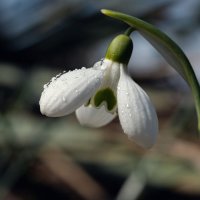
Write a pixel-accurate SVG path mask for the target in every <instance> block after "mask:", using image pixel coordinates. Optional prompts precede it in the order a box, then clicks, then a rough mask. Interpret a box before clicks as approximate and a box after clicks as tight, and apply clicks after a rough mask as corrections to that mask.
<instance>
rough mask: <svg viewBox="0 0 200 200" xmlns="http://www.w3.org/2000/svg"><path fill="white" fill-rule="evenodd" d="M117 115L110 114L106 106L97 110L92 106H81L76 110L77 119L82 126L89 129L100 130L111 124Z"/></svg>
mask: <svg viewBox="0 0 200 200" xmlns="http://www.w3.org/2000/svg"><path fill="white" fill-rule="evenodd" d="M116 116H117V114H116V113H113V114H112V113H110V112H108V111H107V110H106V109H105V106H104V105H103V106H101V107H100V108H95V107H93V106H92V105H89V106H84V105H83V106H81V107H80V108H79V109H77V110H76V117H77V118H78V121H79V122H80V124H81V125H84V126H87V127H93V128H98V127H102V126H105V125H106V124H108V123H110V122H111V121H112V120H113V119H114V118H115V117H116Z"/></svg>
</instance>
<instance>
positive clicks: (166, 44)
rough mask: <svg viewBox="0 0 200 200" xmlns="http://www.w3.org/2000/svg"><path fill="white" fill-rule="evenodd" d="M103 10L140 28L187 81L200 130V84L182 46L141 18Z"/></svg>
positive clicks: (108, 14)
mask: <svg viewBox="0 0 200 200" xmlns="http://www.w3.org/2000/svg"><path fill="white" fill-rule="evenodd" d="M101 12H102V13H103V14H105V15H107V16H109V17H113V18H115V19H118V20H121V21H123V22H125V23H127V24H128V25H129V26H131V27H133V28H134V29H136V30H138V31H139V32H140V33H141V34H142V35H143V37H144V38H146V39H147V40H148V41H149V42H150V43H151V44H152V45H153V46H154V47H155V48H156V49H157V50H158V52H159V53H160V54H161V55H162V56H163V57H164V58H165V60H166V61H167V62H168V63H169V64H170V65H171V66H172V67H173V68H174V69H175V70H176V71H177V72H178V73H179V74H180V75H181V76H182V77H183V78H184V79H185V80H186V81H187V83H188V84H189V86H190V87H191V90H192V94H193V96H194V100H195V106H196V111H197V116H198V129H199V131H200V86H199V83H198V80H197V78H196V76H195V73H194V71H193V68H192V66H191V64H190V62H189V60H188V58H187V57H186V55H185V54H184V52H183V51H182V50H181V48H180V47H179V46H178V45H177V44H176V43H175V42H174V41H173V40H172V39H171V38H169V37H168V36H167V35H166V34H165V33H163V32H162V31H160V30H159V29H158V28H156V27H154V26H153V25H151V24H149V23H147V22H145V21H143V20H141V19H138V18H136V17H133V16H130V15H126V14H123V13H120V12H115V11H112V10H106V9H103V10H101Z"/></svg>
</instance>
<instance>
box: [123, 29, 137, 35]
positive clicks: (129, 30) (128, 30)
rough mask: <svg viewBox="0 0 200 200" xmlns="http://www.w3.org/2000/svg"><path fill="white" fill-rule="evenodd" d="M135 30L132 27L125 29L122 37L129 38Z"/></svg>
mask: <svg viewBox="0 0 200 200" xmlns="http://www.w3.org/2000/svg"><path fill="white" fill-rule="evenodd" d="M134 30H135V28H133V27H129V28H127V29H126V31H125V32H124V35H127V36H130V34H131V33H132V32H133V31H134Z"/></svg>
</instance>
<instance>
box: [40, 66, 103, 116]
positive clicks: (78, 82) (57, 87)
mask: <svg viewBox="0 0 200 200" xmlns="http://www.w3.org/2000/svg"><path fill="white" fill-rule="evenodd" d="M102 79H103V72H102V71H101V70H97V69H92V68H89V69H86V68H82V69H80V70H74V71H71V72H68V73H65V74H63V75H61V76H60V77H57V78H56V77H55V78H53V79H52V80H51V82H50V83H49V84H46V85H45V86H44V91H43V93H42V95H41V98H40V110H41V113H42V114H44V115H46V116H49V117H60V116H64V115H67V114H70V113H72V112H73V111H75V110H76V109H77V108H79V107H80V106H81V105H83V104H84V103H85V102H86V101H88V100H89V98H90V97H91V96H92V95H93V94H94V93H95V91H96V89H97V88H98V87H99V86H100V84H101V82H102Z"/></svg>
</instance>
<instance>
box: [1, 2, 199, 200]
mask: <svg viewBox="0 0 200 200" xmlns="http://www.w3.org/2000/svg"><path fill="white" fill-rule="evenodd" d="M102 8H107V9H113V10H117V11H121V12H125V13H127V14H130V15H133V16H136V17H139V18H141V19H144V20H146V21H148V22H150V23H152V24H154V25H156V26H157V27H159V28H160V29H161V30H163V31H164V32H165V33H167V34H168V35H169V36H170V37H171V38H173V40H174V41H176V42H177V43H178V44H179V45H180V46H181V48H182V49H183V50H184V52H185V53H186V55H187V56H188V58H189V60H190V62H191V64H192V66H193V67H194V70H195V72H196V75H197V77H198V78H199V80H200V70H199V67H200V50H199V46H200V12H199V10H200V1H199V0H190V1H189V0H123V1H122V0H121V1H120V0H109V1H97V0H93V1H91V0H56V1H53V0H34V1H27V0H1V1H0V111H1V112H0V199H1V200H42V199H48V200H55V199H56V200H64V199H65V200H66V199H69V200H71V199H72V200H79V199H80V200H107V199H108V200H112V199H117V200H136V199H139V200H146V199H148V200H150V199H162V200H167V199H170V200H171V199H177V200H179V199H181V200H187V199H188V200H196V199H200V157H199V155H200V142H199V138H198V137H197V119H196V113H195V109H194V102H193V98H192V95H191V92H190V89H189V87H188V86H187V85H186V83H185V82H184V80H183V79H182V78H181V77H180V76H179V75H178V74H177V73H176V72H175V71H174V70H172V68H171V67H170V66H168V64H167V63H166V62H165V61H164V59H163V58H162V57H161V56H160V55H159V54H158V53H157V52H156V51H155V50H154V48H152V47H151V45H150V44H149V43H148V42H146V40H144V39H143V38H142V37H141V36H140V35H139V34H138V33H137V32H135V33H133V34H132V36H131V37H132V38H133V40H134V51H133V55H132V58H131V61H130V64H129V71H130V74H131V76H132V77H133V78H134V80H135V81H137V82H138V83H139V84H140V85H141V86H142V87H143V88H144V89H145V90H146V91H147V93H148V94H149V96H150V98H151V99H152V101H153V103H154V105H155V107H156V110H157V113H158V118H159V127H160V131H159V137H158V141H157V144H156V145H155V146H154V147H153V148H152V149H151V150H148V151H145V150H143V149H141V148H140V147H138V146H137V145H136V144H134V143H133V142H131V141H129V140H128V138H127V137H126V136H125V134H123V131H122V129H121V127H120V124H119V120H118V119H115V120H114V121H113V122H112V123H111V124H109V125H107V126H105V127H103V128H99V129H89V128H84V127H81V126H80V125H79V123H78V122H77V120H76V118H75V116H74V114H71V115H70V116H66V117H62V118H54V119H52V118H47V117H44V116H42V115H41V114H40V111H39V105H38V102H39V98H40V94H41V92H42V90H43V85H44V84H45V83H46V82H48V81H49V80H50V79H51V77H53V76H55V75H56V74H58V73H60V72H62V71H63V70H66V71H67V70H72V69H75V68H81V67H83V66H85V67H91V66H92V65H93V64H94V63H95V62H96V61H98V60H100V59H101V58H103V57H104V55H105V52H106V48H107V46H108V44H109V43H110V41H111V40H112V38H113V37H115V36H116V35H117V34H119V33H122V32H124V30H125V29H126V28H127V26H126V25H125V24H123V23H121V22H118V21H115V20H113V19H111V18H108V17H106V16H103V15H102V14H101V13H100V9H102Z"/></svg>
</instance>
